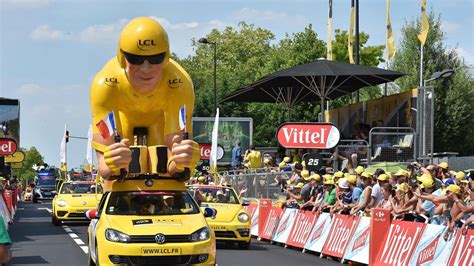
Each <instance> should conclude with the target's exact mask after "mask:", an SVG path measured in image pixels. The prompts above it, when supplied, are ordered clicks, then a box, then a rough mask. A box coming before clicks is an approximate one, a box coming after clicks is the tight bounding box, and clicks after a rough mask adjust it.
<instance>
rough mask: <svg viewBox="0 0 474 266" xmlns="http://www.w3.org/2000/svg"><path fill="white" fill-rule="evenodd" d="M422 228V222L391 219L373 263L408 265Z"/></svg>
mask: <svg viewBox="0 0 474 266" xmlns="http://www.w3.org/2000/svg"><path fill="white" fill-rule="evenodd" d="M424 228H425V224H424V223H416V222H405V221H393V222H392V224H391V225H390V231H389V232H388V235H387V237H386V238H385V240H384V244H383V247H382V248H381V250H380V251H379V254H377V258H376V260H375V264H376V265H393V266H398V265H408V263H409V262H410V261H411V257H412V255H413V253H414V251H415V248H416V246H417V245H418V241H419V240H420V238H421V236H422V235H423V230H424Z"/></svg>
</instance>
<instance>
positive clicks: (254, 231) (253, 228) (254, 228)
mask: <svg viewBox="0 0 474 266" xmlns="http://www.w3.org/2000/svg"><path fill="white" fill-rule="evenodd" d="M249 207H250V206H249ZM258 211H259V208H258V207H257V208H255V209H254V211H253V214H252V219H251V223H250V235H252V236H258Z"/></svg>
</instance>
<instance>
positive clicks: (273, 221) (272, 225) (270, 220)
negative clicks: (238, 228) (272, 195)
mask: <svg viewBox="0 0 474 266" xmlns="http://www.w3.org/2000/svg"><path fill="white" fill-rule="evenodd" d="M282 213H283V210H282V209H281V208H280V207H272V208H271V209H270V213H269V214H268V217H267V220H266V221H265V223H263V224H264V226H259V229H260V228H261V229H262V231H261V233H260V232H259V234H258V237H260V238H261V239H266V240H271V239H272V238H273V235H274V234H275V232H276V229H277V228H278V224H279V223H280V217H281V215H282Z"/></svg>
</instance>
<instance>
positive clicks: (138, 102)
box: [90, 17, 199, 180]
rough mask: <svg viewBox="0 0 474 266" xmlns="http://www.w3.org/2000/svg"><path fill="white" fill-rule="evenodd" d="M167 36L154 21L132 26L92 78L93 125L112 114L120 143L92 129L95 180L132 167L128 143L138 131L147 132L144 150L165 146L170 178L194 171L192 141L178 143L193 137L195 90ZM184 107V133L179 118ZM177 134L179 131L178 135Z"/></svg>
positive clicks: (196, 151) (135, 22)
mask: <svg viewBox="0 0 474 266" xmlns="http://www.w3.org/2000/svg"><path fill="white" fill-rule="evenodd" d="M170 55H171V53H170V49H169V42H168V35H167V33H166V31H165V30H164V29H163V27H162V26H161V25H160V23H159V22H158V21H156V20H155V19H152V18H149V17H138V18H135V19H133V20H131V21H130V22H129V23H128V24H127V25H126V26H125V28H124V29H123V31H122V33H121V35H120V40H119V47H118V51H117V56H116V57H114V58H112V59H111V60H109V61H108V62H107V64H106V65H105V66H104V67H103V68H102V70H100V72H99V73H98V74H97V75H96V77H95V78H94V80H93V82H92V85H91V90H90V100H91V111H92V123H93V125H98V124H99V123H100V122H101V121H102V120H103V119H104V117H106V116H107V115H108V114H109V113H110V112H112V111H113V113H114V116H115V128H116V132H118V134H119V135H120V136H121V137H122V140H121V141H120V142H118V143H114V142H115V141H114V135H115V134H114V135H113V136H105V137H104V135H103V134H101V132H100V131H99V128H98V127H97V126H93V146H94V148H95V149H96V150H97V158H98V168H99V175H100V176H101V177H102V178H103V179H106V180H107V179H109V178H110V177H111V176H116V175H119V174H120V169H122V168H125V169H127V168H128V165H129V163H130V161H131V150H130V148H129V146H130V140H133V139H134V138H133V137H134V136H133V135H134V134H133V131H134V129H135V128H137V127H141V128H145V129H146V130H147V139H146V142H147V145H148V146H153V145H166V147H167V153H168V173H167V175H170V176H173V175H177V174H179V173H183V172H184V171H185V168H190V169H193V168H195V167H196V165H197V161H198V159H199V146H198V144H197V143H196V142H195V141H192V140H190V139H184V140H183V138H182V135H183V131H185V132H192V128H191V127H192V124H191V117H192V113H193V109H194V89H193V84H192V81H191V78H190V76H189V75H188V73H187V72H186V71H185V70H184V69H183V68H182V67H181V66H180V65H179V64H178V63H176V62H175V61H173V60H172V59H171V58H170ZM183 106H185V109H186V118H185V122H186V123H185V129H183V128H182V123H181V126H180V121H179V115H180V110H181V108H182V107H183ZM180 130H181V131H180Z"/></svg>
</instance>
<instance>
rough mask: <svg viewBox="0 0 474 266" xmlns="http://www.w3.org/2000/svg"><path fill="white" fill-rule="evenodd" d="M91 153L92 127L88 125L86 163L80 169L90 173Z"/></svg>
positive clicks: (91, 165) (91, 164)
mask: <svg viewBox="0 0 474 266" xmlns="http://www.w3.org/2000/svg"><path fill="white" fill-rule="evenodd" d="M92 152H93V148H92V125H89V130H88V131H87V150H86V161H85V164H84V166H83V167H82V168H83V169H84V170H85V171H86V172H92V167H93V166H94V164H93V161H92Z"/></svg>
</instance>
